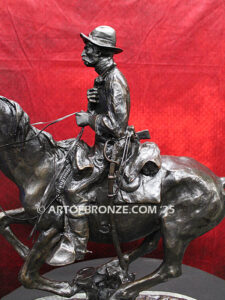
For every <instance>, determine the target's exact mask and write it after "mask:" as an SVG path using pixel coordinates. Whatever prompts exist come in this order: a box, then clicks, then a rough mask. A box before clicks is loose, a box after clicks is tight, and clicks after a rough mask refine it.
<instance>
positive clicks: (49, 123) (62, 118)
mask: <svg viewBox="0 0 225 300" xmlns="http://www.w3.org/2000/svg"><path fill="white" fill-rule="evenodd" d="M74 115H76V112H74V113H72V114H69V115H66V116H64V117H61V118H58V119H56V120H53V121H48V122H37V123H33V124H31V125H32V126H34V125H43V124H48V125H46V126H44V127H43V128H42V129H41V130H40V131H39V132H38V134H35V135H34V136H33V137H32V138H30V139H28V140H24V141H22V142H15V143H9V144H4V145H1V146H0V150H1V149H2V148H5V147H10V146H17V145H21V144H24V143H28V142H30V141H32V140H33V139H35V138H37V137H38V136H39V135H40V134H41V133H42V132H43V131H44V130H45V129H46V128H48V127H49V126H51V125H53V124H56V123H58V122H60V121H63V120H65V119H67V118H69V117H71V116H74Z"/></svg>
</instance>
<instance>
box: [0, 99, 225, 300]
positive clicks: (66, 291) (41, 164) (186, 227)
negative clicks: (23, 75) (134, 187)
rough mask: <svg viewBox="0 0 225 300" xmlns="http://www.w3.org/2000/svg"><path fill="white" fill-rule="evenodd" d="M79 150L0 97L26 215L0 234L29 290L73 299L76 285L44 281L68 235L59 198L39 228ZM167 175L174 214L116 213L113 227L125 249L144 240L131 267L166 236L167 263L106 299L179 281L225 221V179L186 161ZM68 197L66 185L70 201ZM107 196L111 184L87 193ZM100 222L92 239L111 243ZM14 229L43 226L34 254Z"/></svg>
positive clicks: (11, 216)
mask: <svg viewBox="0 0 225 300" xmlns="http://www.w3.org/2000/svg"><path fill="white" fill-rule="evenodd" d="M73 143H74V139H71V140H67V141H62V142H55V141H54V140H53V139H52V137H51V135H50V134H48V133H46V132H40V131H39V130H38V129H36V128H34V127H33V126H32V125H31V124H30V122H29V117H28V116H27V114H26V113H25V112H24V111H23V110H22V108H21V107H20V106H19V105H18V104H17V103H16V102H14V101H11V100H8V99H6V98H4V97H0V168H1V171H2V172H3V173H4V174H5V175H6V176H7V177H8V178H9V179H11V180H12V181H13V182H14V183H15V184H16V185H17V186H18V188H19V191H20V201H21V204H22V208H19V209H14V210H9V211H7V212H5V213H4V212H2V213H0V232H1V234H2V235H3V236H4V237H5V238H6V239H7V240H8V241H9V243H11V244H12V246H13V247H14V248H15V250H16V251H17V252H18V253H19V255H20V256H21V257H22V258H23V259H24V260H25V263H24V265H23V267H22V269H21V271H20V274H19V280H20V281H21V283H22V284H23V285H24V286H25V287H27V288H37V289H41V290H44V291H48V292H52V293H55V294H58V295H62V296H67V297H71V296H73V295H75V294H76V293H77V292H78V291H79V290H80V289H81V288H80V286H79V284H78V283H77V282H76V280H74V281H73V282H72V283H69V282H57V281H52V280H49V279H46V278H44V277H42V276H40V274H39V270H40V267H41V266H42V265H43V264H44V262H45V261H46V260H47V258H48V256H49V253H51V251H52V250H53V249H54V247H55V246H56V244H57V243H58V242H59V240H60V234H61V233H62V232H63V230H64V213H63V212H62V213H61V214H60V213H57V214H56V213H54V212H53V210H51V207H52V206H56V205H57V203H56V202H55V201H54V197H55V194H54V191H53V192H52V193H50V194H49V202H48V203H49V206H48V208H47V209H46V211H45V213H44V214H42V217H41V219H40V221H39V222H38V223H37V222H36V221H37V218H38V217H39V215H38V213H37V212H38V209H39V207H40V203H41V200H42V198H43V196H44V195H45V193H46V188H47V186H48V184H49V181H50V180H51V178H53V177H54V175H55V173H56V171H57V170H59V169H60V168H61V166H62V164H63V159H64V158H65V156H66V155H67V153H68V151H69V149H70V147H71V145H72V144H73ZM78 143H79V141H78ZM73 167H74V166H73ZM161 169H162V172H161V173H160V174H159V175H158V176H160V179H161V199H162V202H161V203H160V204H158V207H159V208H162V207H163V206H171V207H173V210H174V213H169V212H168V210H164V209H159V210H157V213H156V214H128V215H123V214H118V215H115V223H116V226H117V231H118V234H119V237H120V241H121V242H128V241H132V240H136V239H139V238H142V237H144V240H143V243H142V244H141V246H140V247H139V248H137V249H135V250H134V251H133V252H131V253H126V254H124V259H125V261H126V262H127V264H128V265H129V264H130V263H131V262H132V261H134V260H135V259H136V258H138V257H140V256H143V255H145V254H147V253H150V252H151V251H153V250H154V249H155V248H156V247H157V244H158V241H159V239H160V238H161V237H162V239H163V247H164V259H163V263H162V264H161V266H160V267H159V268H158V269H157V270H155V271H154V272H153V273H152V274H150V275H147V276H146V277H144V278H142V279H140V280H136V281H132V280H128V281H127V282H125V281H122V284H121V285H120V286H117V288H116V289H114V290H113V291H112V292H111V293H109V295H108V296H105V299H106V298H107V299H111V300H115V299H135V297H136V296H137V295H138V294H139V292H140V291H142V290H146V289H149V288H151V287H152V286H154V285H156V284H159V283H161V282H163V281H166V280H168V279H169V278H174V277H177V276H180V275H181V264H182V258H183V255H184V252H185V249H186V247H187V246H188V244H189V243H190V242H191V241H192V240H193V239H194V238H196V237H198V236H200V235H202V234H204V233H206V232H207V231H209V230H210V229H212V228H213V227H215V226H216V225H217V224H218V223H219V222H220V221H221V220H222V219H223V217H224V214H225V205H224V204H225V192H224V185H225V178H219V177H217V176H216V175H214V174H213V173H212V172H211V171H210V170H209V169H208V168H206V167H205V166H203V165H201V164H200V163H198V162H197V161H195V160H194V159H191V158H186V157H175V156H162V168H161ZM145 177H146V176H145V175H142V180H143V181H144V182H145V180H147V179H146V178H145ZM145 184H146V185H147V184H148V181H146V182H145ZM53 190H54V189H53ZM97 191H98V192H97ZM99 191H100V192H99ZM69 192H71V191H69V190H68V188H67V186H65V197H66V196H67V193H69ZM134 194H135V192H134ZM105 195H106V193H105V182H99V183H98V184H95V186H92V187H91V189H90V190H89V191H88V192H87V193H86V198H87V199H88V200H89V201H90V202H91V200H92V199H99V198H102V199H100V200H102V201H103V200H104V199H103V198H104V197H105ZM140 202H141V201H140ZM130 205H131V206H132V205H134V203H133V204H130ZM98 218H99V216H98V215H95V214H93V215H89V216H88V220H89V227H90V240H92V241H95V242H104V243H111V242H112V237H111V233H110V232H102V231H101V230H99V222H98ZM13 223H31V224H34V223H36V224H37V230H38V231H39V232H40V235H39V237H38V238H37V240H36V241H35V243H34V245H33V247H32V249H28V247H26V246H25V245H24V244H23V243H22V242H21V241H19V240H18V239H17V238H16V236H15V235H14V234H13V232H12V231H11V229H10V225H11V224H13ZM118 265H119V263H118V260H117V259H115V260H114V261H112V262H110V263H108V264H106V265H104V266H101V267H99V270H98V271H99V272H98V274H101V272H104V270H105V269H106V268H108V269H110V268H113V267H114V266H117V267H118ZM118 268H119V267H118ZM96 284H97V283H96ZM93 299H103V298H101V297H100V296H99V298H94V297H93Z"/></svg>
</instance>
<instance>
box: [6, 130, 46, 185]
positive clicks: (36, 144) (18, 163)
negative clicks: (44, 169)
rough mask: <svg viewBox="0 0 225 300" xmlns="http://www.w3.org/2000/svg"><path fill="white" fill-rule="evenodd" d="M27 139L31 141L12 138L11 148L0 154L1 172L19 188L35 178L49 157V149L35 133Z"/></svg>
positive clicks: (8, 147)
mask: <svg viewBox="0 0 225 300" xmlns="http://www.w3.org/2000/svg"><path fill="white" fill-rule="evenodd" d="M30 130H32V129H30ZM26 139H27V140H29V141H27V142H26V140H23V141H18V139H17V138H14V139H13V138H12V139H11V141H10V142H9V140H8V139H7V144H8V145H9V146H6V147H5V148H6V149H5V150H3V151H1V152H2V153H0V168H1V171H2V172H3V173H4V174H5V175H6V176H7V177H9V178H10V179H11V180H12V181H13V182H14V183H16V184H17V185H18V186H22V185H24V184H26V182H27V181H28V180H30V178H31V177H32V176H34V173H35V169H36V168H37V167H38V165H39V164H40V162H41V161H43V159H44V157H45V156H46V155H47V149H46V148H45V147H44V146H43V145H42V143H41V141H40V140H39V139H38V137H36V134H35V132H34V131H33V133H30V134H29V135H28V136H27V138H26ZM3 145H4V144H3Z"/></svg>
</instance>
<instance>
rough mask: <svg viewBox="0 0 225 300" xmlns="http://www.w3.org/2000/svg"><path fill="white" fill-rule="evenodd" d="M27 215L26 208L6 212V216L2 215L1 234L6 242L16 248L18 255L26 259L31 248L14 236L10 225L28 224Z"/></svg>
mask: <svg viewBox="0 0 225 300" xmlns="http://www.w3.org/2000/svg"><path fill="white" fill-rule="evenodd" d="M26 218H28V217H27V215H26V213H25V211H24V208H18V209H13V210H8V211H6V214H5V213H3V212H1V213H0V233H1V234H2V235H3V236H4V237H5V238H6V240H7V241H8V242H9V243H10V244H11V245H12V246H13V247H14V249H15V250H16V251H17V252H18V254H19V255H20V256H21V257H22V258H23V259H26V257H27V255H28V253H29V248H28V247H27V246H25V245H24V244H23V243H22V242H21V241H20V240H18V238H17V237H16V236H15V235H14V233H13V232H12V230H11V229H10V224H20V223H27V224H28V221H27V219H26Z"/></svg>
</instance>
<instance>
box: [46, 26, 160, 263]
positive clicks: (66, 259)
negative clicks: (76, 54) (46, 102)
mask: <svg viewBox="0 0 225 300" xmlns="http://www.w3.org/2000/svg"><path fill="white" fill-rule="evenodd" d="M80 36H81V38H82V39H83V41H84V43H85V46H84V50H83V52H82V55H81V56H82V60H83V62H84V64H85V65H86V66H87V67H92V68H95V71H96V72H97V73H98V75H99V76H98V77H97V78H96V79H95V81H94V87H93V88H91V89H89V90H88V91H87V98H88V109H87V111H86V112H84V111H81V112H79V113H76V122H77V125H78V126H80V127H85V126H90V127H91V128H92V129H93V130H94V131H95V144H94V147H89V146H88V145H87V144H86V143H85V142H84V141H79V143H78V144H77V145H76V148H75V150H74V156H73V157H72V159H71V161H72V164H75V166H74V168H71V166H70V165H68V166H67V168H65V172H64V174H63V176H62V177H61V181H60V180H59V184H58V187H60V186H61V192H60V191H59V192H58V194H59V195H60V198H61V201H62V202H63V204H64V205H66V206H67V207H70V206H72V205H76V206H77V207H82V206H83V207H85V205H87V204H88V200H87V198H86V197H85V195H84V194H85V192H86V191H88V189H89V190H90V188H91V186H92V185H93V184H94V183H96V184H97V183H98V182H99V181H100V180H103V179H104V178H106V176H107V175H109V176H108V178H114V176H112V174H111V175H110V174H109V161H111V163H112V162H113V161H114V164H115V161H117V163H118V162H119V164H120V167H119V170H118V172H117V175H118V176H117V178H118V181H117V184H119V187H120V188H121V189H123V191H124V192H128V193H129V192H130V191H135V190H136V189H137V188H138V187H139V186H140V182H141V181H140V180H139V179H140V176H139V175H140V173H143V174H144V175H147V176H154V175H155V174H156V173H157V172H158V170H159V169H160V166H161V161H160V155H159V149H158V147H157V146H156V145H155V144H154V143H150V142H146V143H144V144H140V142H139V140H140V139H146V138H149V133H148V131H142V132H138V133H135V132H134V128H133V127H132V126H128V119H129V113H130V92H129V88H128V85H127V81H126V79H125V77H124V76H123V74H122V73H121V72H120V71H119V69H118V68H117V66H116V63H115V62H114V60H113V56H114V54H118V53H121V52H122V51H123V50H122V49H120V48H117V47H116V33H115V30H114V29H113V28H111V27H109V26H99V27H97V28H95V29H94V30H93V31H92V32H91V33H90V34H89V36H86V35H84V34H83V33H81V34H80ZM108 141H112V142H113V145H112V144H110V143H109V144H108ZM106 145H107V147H105V146H106ZM128 153H129V157H127V155H128ZM108 156H110V159H108ZM112 169H113V168H112V165H110V172H112ZM121 170H122V172H121ZM67 171H68V172H67ZM121 173H123V174H122V176H121ZM123 176H124V178H125V179H126V181H127V182H125V181H124V178H123ZM135 179H137V184H136V183H135V182H134V180H135ZM61 182H63V184H61ZM109 182H110V184H109V186H110V188H109V190H111V191H109V190H108V197H110V195H111V196H114V194H113V192H112V190H113V183H114V181H113V180H111V181H110V179H109ZM152 185H153V186H152V187H150V190H152V195H151V192H149V190H148V194H150V198H152V199H153V198H154V201H155V202H153V203H159V202H160V181H159V180H157V178H156V180H155V182H154V181H152ZM59 190H60V188H59ZM131 198H133V197H132V196H131ZM143 198H144V199H146V197H143ZM152 199H150V201H152ZM111 200H112V198H111ZM116 200H118V199H114V200H113V201H116ZM123 200H124V199H122V201H123ZM131 201H133V200H131ZM135 201H137V202H138V200H137V199H136V200H135ZM110 202H111V201H110ZM103 223H104V222H103ZM64 224H65V230H64V234H63V237H62V238H61V241H60V243H59V244H58V246H57V247H56V248H55V249H54V250H53V254H52V255H51V256H50V257H49V259H48V262H49V263H50V264H51V265H58V266H59V265H65V264H66V263H67V264H68V263H73V262H74V261H75V260H81V259H83V258H84V255H85V253H86V248H87V242H88V238H89V228H88V219H87V215H86V214H85V212H84V213H80V211H79V212H78V213H77V212H76V213H71V211H70V212H67V213H65V222H64ZM110 225H112V224H110ZM103 226H104V225H103ZM104 230H105V229H104ZM114 240H117V244H118V242H119V241H118V238H117V237H116V236H114Z"/></svg>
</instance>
